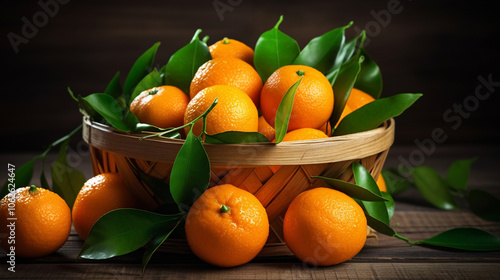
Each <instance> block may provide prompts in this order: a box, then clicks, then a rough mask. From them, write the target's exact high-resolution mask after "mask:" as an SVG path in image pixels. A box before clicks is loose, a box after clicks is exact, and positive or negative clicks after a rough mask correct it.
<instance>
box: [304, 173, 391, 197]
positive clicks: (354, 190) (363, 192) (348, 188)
mask: <svg viewBox="0 0 500 280" xmlns="http://www.w3.org/2000/svg"><path fill="white" fill-rule="evenodd" d="M311 178H314V179H321V180H323V181H324V182H325V183H327V184H328V185H330V186H331V187H332V188H333V189H336V190H338V191H340V192H343V193H345V194H347V195H348V196H350V197H352V198H356V199H359V200H364V201H386V199H385V198H384V197H382V195H378V194H376V193H374V192H372V191H370V190H368V189H365V188H363V187H360V186H358V185H355V184H352V183H349V182H346V181H342V180H339V179H333V178H328V177H323V176H311ZM387 202H389V201H387Z"/></svg>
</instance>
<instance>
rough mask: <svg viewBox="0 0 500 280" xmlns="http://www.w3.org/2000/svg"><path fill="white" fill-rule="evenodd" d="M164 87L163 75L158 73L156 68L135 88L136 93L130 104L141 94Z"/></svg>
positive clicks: (133, 93)
mask: <svg viewBox="0 0 500 280" xmlns="http://www.w3.org/2000/svg"><path fill="white" fill-rule="evenodd" d="M162 85H163V73H161V72H158V70H156V68H154V69H153V71H151V73H149V74H147V75H146V76H145V77H144V78H143V79H142V80H141V81H140V82H139V84H137V86H136V87H135V88H134V92H132V95H131V96H130V101H129V104H130V103H132V101H134V99H135V98H136V97H137V96H138V95H139V94H141V92H143V91H145V90H148V89H151V88H154V87H159V86H162Z"/></svg>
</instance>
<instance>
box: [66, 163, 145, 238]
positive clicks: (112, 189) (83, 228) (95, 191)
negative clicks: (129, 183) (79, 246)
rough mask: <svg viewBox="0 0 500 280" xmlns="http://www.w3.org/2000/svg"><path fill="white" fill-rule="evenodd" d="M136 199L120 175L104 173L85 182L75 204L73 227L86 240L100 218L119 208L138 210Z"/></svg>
mask: <svg viewBox="0 0 500 280" xmlns="http://www.w3.org/2000/svg"><path fill="white" fill-rule="evenodd" d="M136 207H137V203H136V201H135V199H134V197H133V196H132V195H131V194H130V193H129V192H127V188H126V186H125V183H124V182H123V180H122V178H121V177H120V175H119V174H118V173H102V174H99V175H96V176H94V177H92V178H90V179H89V180H87V181H86V182H85V184H84V185H83V187H82V188H81V189H80V192H79V193H78V195H77V197H76V200H75V203H74V204H73V213H72V215H73V226H74V227H75V230H76V232H77V233H78V235H79V236H80V238H82V239H83V240H85V239H86V238H87V235H88V234H89V232H90V229H91V228H92V226H93V225H94V223H95V222H97V220H99V218H100V217H101V216H102V215H104V214H106V213H108V212H109V211H111V210H115V209H118V208H136Z"/></svg>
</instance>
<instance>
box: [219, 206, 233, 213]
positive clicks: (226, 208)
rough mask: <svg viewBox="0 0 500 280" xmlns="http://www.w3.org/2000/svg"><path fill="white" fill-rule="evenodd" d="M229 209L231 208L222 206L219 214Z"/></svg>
mask: <svg viewBox="0 0 500 280" xmlns="http://www.w3.org/2000/svg"><path fill="white" fill-rule="evenodd" d="M229 209H231V207H229V206H227V205H222V207H221V208H220V212H221V213H226V212H228V211H229Z"/></svg>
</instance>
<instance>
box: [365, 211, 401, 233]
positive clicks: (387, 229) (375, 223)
mask: <svg viewBox="0 0 500 280" xmlns="http://www.w3.org/2000/svg"><path fill="white" fill-rule="evenodd" d="M365 216H366V222H367V223H368V225H369V226H370V227H371V228H373V229H374V230H376V231H377V232H380V233H382V234H385V235H387V236H395V235H396V234H397V233H396V231H395V230H394V229H392V228H391V226H389V224H386V223H385V222H382V221H381V220H379V219H377V218H374V217H372V216H370V214H369V213H367V212H365Z"/></svg>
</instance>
